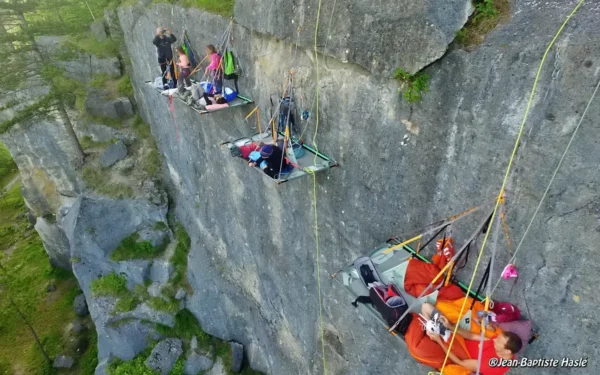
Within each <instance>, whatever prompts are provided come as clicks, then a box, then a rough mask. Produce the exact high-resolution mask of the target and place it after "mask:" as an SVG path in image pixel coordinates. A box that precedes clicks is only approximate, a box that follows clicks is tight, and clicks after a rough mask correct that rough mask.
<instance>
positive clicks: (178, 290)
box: [175, 288, 187, 301]
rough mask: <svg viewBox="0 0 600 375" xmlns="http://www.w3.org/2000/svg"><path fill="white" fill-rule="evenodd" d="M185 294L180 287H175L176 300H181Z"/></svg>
mask: <svg viewBox="0 0 600 375" xmlns="http://www.w3.org/2000/svg"><path fill="white" fill-rule="evenodd" d="M186 294H187V293H186V292H185V290H183V289H182V288H179V289H177V293H175V299H176V300H178V301H179V300H182V299H184V298H185V296H186Z"/></svg>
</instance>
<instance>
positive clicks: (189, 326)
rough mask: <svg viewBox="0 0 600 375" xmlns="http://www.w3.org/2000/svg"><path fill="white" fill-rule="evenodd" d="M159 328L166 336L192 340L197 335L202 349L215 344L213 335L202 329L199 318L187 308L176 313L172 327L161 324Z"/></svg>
mask: <svg viewBox="0 0 600 375" xmlns="http://www.w3.org/2000/svg"><path fill="white" fill-rule="evenodd" d="M157 330H158V331H159V333H161V334H162V335H163V336H165V337H177V338H179V339H184V340H191V339H192V337H194V336H196V338H197V339H198V347H199V348H200V349H204V350H208V349H211V348H212V345H213V340H214V339H213V337H212V336H210V335H209V334H207V333H206V332H204V331H203V330H202V327H200V323H198V319H196V317H195V316H194V314H192V313H191V312H190V311H189V310H187V309H183V310H181V311H180V312H178V313H177V315H175V325H174V326H173V327H172V328H171V327H167V326H163V325H160V324H159V325H157Z"/></svg>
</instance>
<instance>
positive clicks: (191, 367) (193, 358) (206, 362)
mask: <svg viewBox="0 0 600 375" xmlns="http://www.w3.org/2000/svg"><path fill="white" fill-rule="evenodd" d="M213 363H214V362H213V360H212V359H210V358H209V357H207V356H205V355H202V354H197V353H191V354H189V355H188V357H187V359H186V361H185V365H184V367H183V373H184V374H185V375H198V373H200V371H205V370H208V369H209V368H211V367H212V366H213Z"/></svg>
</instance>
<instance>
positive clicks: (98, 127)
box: [82, 122, 119, 142]
mask: <svg viewBox="0 0 600 375" xmlns="http://www.w3.org/2000/svg"><path fill="white" fill-rule="evenodd" d="M83 127H84V128H85V129H84V130H82V134H83V135H84V136H86V135H87V136H89V137H90V138H92V141H94V142H108V141H110V140H111V139H115V138H117V137H118V136H119V131H118V130H117V129H115V128H111V127H110V126H107V125H103V124H97V123H95V122H92V123H88V124H85V125H84V126H83Z"/></svg>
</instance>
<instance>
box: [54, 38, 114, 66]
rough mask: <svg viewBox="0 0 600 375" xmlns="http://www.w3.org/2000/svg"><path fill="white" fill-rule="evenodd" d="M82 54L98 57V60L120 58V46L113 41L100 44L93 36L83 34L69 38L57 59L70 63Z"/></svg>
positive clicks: (63, 44)
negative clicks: (69, 61)
mask: <svg viewBox="0 0 600 375" xmlns="http://www.w3.org/2000/svg"><path fill="white" fill-rule="evenodd" d="M82 53H87V54H91V55H96V56H97V57H98V58H106V57H118V56H119V45H118V44H117V43H116V42H115V41H114V40H112V39H108V40H105V41H103V42H99V41H97V40H96V38H94V37H93V36H90V35H88V34H87V33H83V34H80V35H76V36H68V37H67V38H66V40H65V41H64V42H63V43H62V45H61V47H60V51H58V52H57V54H56V55H55V57H56V58H57V59H59V60H63V61H68V60H74V59H76V58H78V57H79V55H80V54H82Z"/></svg>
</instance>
